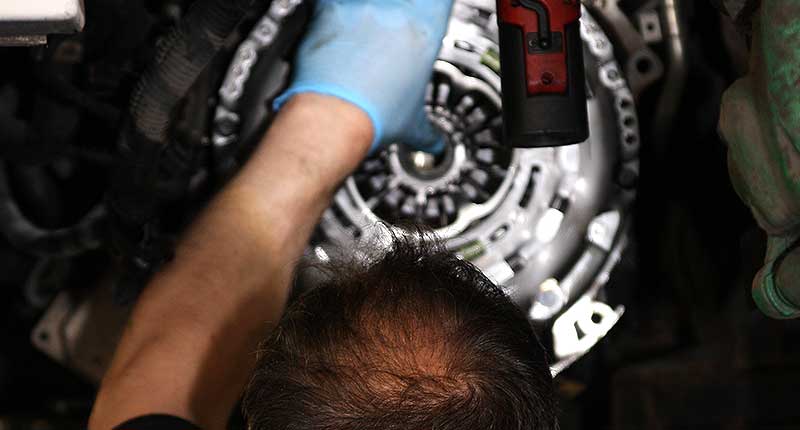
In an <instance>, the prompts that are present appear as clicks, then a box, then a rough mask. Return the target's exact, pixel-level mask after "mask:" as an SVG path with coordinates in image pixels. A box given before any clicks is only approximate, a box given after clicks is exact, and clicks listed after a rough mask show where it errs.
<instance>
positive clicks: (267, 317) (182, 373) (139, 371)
mask: <svg viewBox="0 0 800 430" xmlns="http://www.w3.org/2000/svg"><path fill="white" fill-rule="evenodd" d="M372 141H373V130H372V126H371V123H370V120H369V118H368V117H367V115H366V114H365V113H364V112H363V111H362V110H361V109H359V108H357V107H355V106H354V105H352V104H350V103H347V102H344V101H341V100H338V99H336V98H333V97H328V96H322V95H314V94H303V95H299V96H297V97H295V98H293V99H292V100H290V101H289V102H288V103H287V104H286V106H284V108H283V109H282V110H281V112H280V114H279V115H278V117H277V118H276V121H275V123H274V125H273V127H272V128H271V129H270V131H269V133H268V134H267V135H266V137H265V138H264V140H263V142H262V144H261V145H260V147H259V148H258V150H257V151H256V152H255V154H254V155H253V157H252V159H251V160H250V161H249V162H248V164H247V166H246V167H245V168H244V170H243V171H242V172H241V173H240V175H239V176H237V177H236V179H234V180H233V181H232V183H231V184H230V185H229V186H228V187H227V188H226V189H225V190H224V191H223V192H222V193H221V194H220V195H218V196H217V198H215V200H214V201H213V203H212V204H211V205H210V207H209V208H208V209H207V210H206V211H205V213H204V214H203V215H202V216H201V217H200V219H199V220H198V221H197V222H196V223H195V224H194V225H193V226H192V228H191V229H190V231H189V232H188V233H187V235H186V236H185V237H184V239H183V240H182V242H181V243H180V245H179V246H178V248H177V250H176V256H175V257H176V258H175V259H174V261H173V262H172V263H171V264H170V265H169V266H168V267H166V268H165V269H164V270H163V271H162V272H161V273H159V274H158V276H157V277H156V278H155V279H154V280H153V281H152V283H151V284H150V285H149V286H148V288H147V289H146V291H145V292H144V294H143V295H142V297H141V299H140V300H139V303H138V304H137V306H136V308H135V310H134V313H133V315H132V317H131V319H130V323H129V325H128V327H127V328H126V330H125V333H124V335H123V338H122V341H121V343H120V347H119V349H118V350H117V352H116V354H115V357H114V360H113V362H112V365H111V367H110V369H109V371H108V373H107V374H106V377H105V378H104V380H103V384H102V386H101V389H100V393H99V396H98V399H97V403H96V405H95V409H94V412H93V414H92V418H91V421H90V425H89V428H90V429H97V430H106V429H110V428H113V426H115V425H118V424H121V423H122V422H123V421H125V420H126V419H129V418H133V417H135V416H138V415H144V414H151V413H167V414H171V415H177V416H181V417H183V418H186V419H189V420H191V421H193V422H195V423H197V424H199V425H201V426H202V427H203V428H206V429H216V428H224V424H225V422H226V420H227V418H228V416H229V414H230V412H231V410H232V408H233V406H234V404H235V402H236V401H237V399H238V398H239V395H240V393H241V390H242V388H243V386H244V384H245V383H246V381H247V378H248V376H249V374H250V371H251V369H252V367H253V365H254V363H255V354H254V351H255V350H256V346H257V343H258V342H259V341H260V340H261V339H263V337H264V335H265V334H266V333H267V332H268V330H269V328H270V327H271V326H272V325H274V324H275V323H276V322H277V321H278V320H279V318H280V317H281V314H282V312H283V308H284V304H285V302H286V299H287V296H288V293H289V286H290V283H291V277H292V273H293V269H294V264H295V262H296V261H297V259H298V258H299V257H300V255H301V253H302V251H303V249H304V247H305V245H306V244H307V242H308V239H309V237H310V235H311V232H312V230H313V228H314V226H315V225H316V223H317V221H318V219H319V217H320V215H321V214H322V212H323V210H324V209H325V208H326V207H327V206H328V204H329V201H330V199H331V196H332V195H333V192H334V191H335V189H336V187H337V186H338V185H339V184H340V182H341V181H342V180H343V179H344V178H345V177H346V176H347V175H348V174H349V173H350V172H351V171H352V170H353V169H355V167H356V166H357V165H358V163H359V162H360V161H361V160H362V159H363V157H364V156H365V155H366V153H367V151H368V149H369V147H370V144H371V142H372Z"/></svg>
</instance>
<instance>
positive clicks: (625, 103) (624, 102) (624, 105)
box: [619, 98, 633, 109]
mask: <svg viewBox="0 0 800 430" xmlns="http://www.w3.org/2000/svg"><path fill="white" fill-rule="evenodd" d="M631 106H633V102H632V101H631V99H628V98H624V99H620V100H619V107H620V109H630V108H631Z"/></svg>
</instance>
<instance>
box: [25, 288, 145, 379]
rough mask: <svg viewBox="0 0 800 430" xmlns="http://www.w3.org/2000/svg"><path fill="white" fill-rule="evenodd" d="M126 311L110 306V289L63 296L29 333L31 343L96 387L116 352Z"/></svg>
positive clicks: (111, 301) (123, 308)
mask: <svg viewBox="0 0 800 430" xmlns="http://www.w3.org/2000/svg"><path fill="white" fill-rule="evenodd" d="M129 313H130V309H129V308H127V307H120V306H119V305H117V304H115V303H114V300H113V297H112V294H111V288H108V287H107V285H101V286H100V287H99V288H95V289H94V290H93V292H92V293H90V294H88V295H85V294H81V293H71V292H63V293H61V294H59V295H58V296H57V297H56V299H55V300H54V301H53V303H52V304H51V305H50V307H49V308H48V309H47V312H46V313H45V315H44V316H43V317H42V319H41V320H40V321H39V323H38V324H37V325H36V327H35V328H34V329H33V332H32V334H31V342H32V343H33V345H34V346H36V348H37V349H39V350H40V351H42V352H44V353H45V354H47V355H48V356H50V358H52V359H53V360H55V361H56V362H59V363H61V364H62V365H64V366H65V367H68V368H70V369H72V370H74V371H76V372H78V373H79V374H81V375H83V376H85V377H86V378H87V379H89V380H90V381H92V382H95V383H99V382H100V379H101V378H102V377H103V374H104V373H105V371H106V369H107V368H108V365H109V364H110V363H111V358H112V356H113V354H114V350H115V349H116V346H117V342H118V340H119V337H120V336H121V334H122V329H123V327H124V325H125V322H126V321H127V320H128V315H129Z"/></svg>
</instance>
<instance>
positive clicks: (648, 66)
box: [636, 58, 653, 75]
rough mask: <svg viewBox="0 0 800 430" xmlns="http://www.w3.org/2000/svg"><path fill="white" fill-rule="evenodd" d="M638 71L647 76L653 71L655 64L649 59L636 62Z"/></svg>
mask: <svg viewBox="0 0 800 430" xmlns="http://www.w3.org/2000/svg"><path fill="white" fill-rule="evenodd" d="M636 70H638V71H639V73H641V74H643V75H646V74H648V73H650V71H651V70H653V62H652V61H650V59H649V58H640V59H638V60H636Z"/></svg>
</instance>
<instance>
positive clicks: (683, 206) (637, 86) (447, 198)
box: [0, 0, 788, 429]
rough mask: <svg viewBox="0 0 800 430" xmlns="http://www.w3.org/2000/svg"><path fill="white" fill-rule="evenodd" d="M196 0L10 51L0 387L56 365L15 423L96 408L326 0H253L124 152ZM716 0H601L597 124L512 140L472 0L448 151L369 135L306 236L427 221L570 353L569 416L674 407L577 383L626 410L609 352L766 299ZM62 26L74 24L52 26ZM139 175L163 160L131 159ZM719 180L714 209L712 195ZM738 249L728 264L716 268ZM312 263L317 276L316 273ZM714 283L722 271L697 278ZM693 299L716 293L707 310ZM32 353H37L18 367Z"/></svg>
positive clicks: (684, 339)
mask: <svg viewBox="0 0 800 430" xmlns="http://www.w3.org/2000/svg"><path fill="white" fill-rule="evenodd" d="M189 3H190V2H186V1H162V2H156V1H149V0H142V1H121V0H110V1H106V2H100V1H92V0H87V1H86V2H85V14H86V16H85V22H86V24H85V27H84V28H83V31H82V32H80V33H76V34H72V35H50V36H49V38H45V40H46V41H47V44H46V45H41V46H34V47H30V48H18V47H15V48H3V49H0V56H2V58H4V61H3V64H5V65H6V67H4V68H3V70H2V71H0V130H3V132H4V133H3V134H4V135H5V138H4V140H5V141H6V143H5V144H3V145H0V158H2V161H1V162H0V200H2V202H1V203H0V226H1V227H0V228H2V236H3V237H4V238H5V242H4V243H3V244H2V253H3V257H2V259H1V260H2V262H3V263H4V266H5V270H3V271H2V272H3V273H4V276H3V278H2V283H3V288H4V291H5V292H4V295H5V296H6V298H4V299H3V302H4V303H5V304H4V305H3V306H5V307H4V311H3V313H4V315H5V316H6V318H5V321H4V325H3V328H2V329H0V330H2V331H4V332H7V333H8V334H6V335H4V336H6V338H5V339H4V340H3V344H4V345H5V346H8V349H7V350H6V349H5V348H4V349H3V352H2V353H0V392H4V391H8V392H9V393H11V392H12V391H14V390H20V387H22V386H25V385H26V384H28V383H29V381H30V380H31V379H36V378H41V379H42V381H40V382H37V383H35V384H29V385H30V386H32V387H33V388H31V392H35V393H34V394H27V395H24V396H21V398H25V399H27V400H29V401H27V409H25V413H23V414H20V415H18V416H17V415H14V414H11V413H8V416H9V417H10V418H9V419H8V421H7V422H6V421H3V415H4V414H5V412H3V411H2V408H0V428H2V429H5V428H10V429H14V428H29V427H26V426H30V425H32V424H31V423H34V424H35V423H38V424H37V425H39V427H33V428H41V429H48V428H80V425H76V424H75V423H76V422H79V421H80V420H81V419H82V418H81V417H83V414H85V413H86V406H87V405H86V403H87V402H90V400H88V398H89V397H90V396H91V393H92V390H93V384H96V383H97V382H99V380H100V378H101V377H102V375H103V373H104V371H105V369H106V367H107V366H108V362H109V360H110V358H111V354H112V353H113V350H114V347H115V345H116V342H117V341H118V339H119V336H120V333H121V330H122V327H123V326H124V324H125V322H126V320H127V318H128V315H129V312H130V309H131V306H132V304H133V303H135V301H136V298H137V297H138V295H139V294H140V293H141V291H142V289H143V288H144V286H145V284H146V282H147V280H148V279H149V278H150V276H152V274H153V273H154V272H155V271H157V270H158V268H159V267H160V265H161V264H163V263H164V262H165V261H167V260H168V259H169V258H170V253H171V248H172V246H173V245H174V242H175V240H176V238H177V237H179V236H180V234H181V232H182V231H183V229H184V228H185V227H186V226H187V225H188V224H189V223H190V222H191V220H192V219H194V217H195V216H196V215H197V214H198V212H199V211H200V210H202V208H203V207H204V205H205V204H206V203H207V202H208V201H209V199H210V198H211V197H212V196H213V195H214V193H215V192H216V191H218V190H219V189H220V188H221V187H222V186H224V184H225V183H226V182H227V181H228V180H229V179H230V178H231V177H232V176H233V175H235V173H236V172H237V171H238V169H239V168H240V167H241V166H242V165H243V163H244V162H246V160H247V159H248V157H249V155H250V154H251V152H252V150H253V148H254V147H255V146H256V145H257V144H258V143H259V141H260V139H261V137H262V136H263V134H264V132H265V130H267V129H268V128H269V126H270V124H271V122H272V120H273V118H274V115H275V112H274V111H273V109H272V105H273V101H274V99H275V98H276V97H277V96H278V95H279V94H280V93H281V92H282V90H283V89H285V88H286V86H287V84H288V81H289V78H290V76H291V73H292V54H293V52H294V49H295V48H296V45H297V43H298V40H299V38H300V37H301V35H302V34H303V32H304V29H305V27H306V25H307V23H308V20H309V17H310V13H311V5H310V1H304V0H274V1H271V2H264V4H263V6H260V7H256V8H253V10H251V11H250V12H249V13H248V15H247V18H246V19H245V22H244V23H243V24H242V25H239V26H238V27H237V28H238V30H237V31H235V32H234V33H233V34H232V35H230V36H229V37H228V38H227V39H226V40H224V43H221V47H220V53H219V54H218V55H216V56H214V57H213V58H209V60H208V61H209V64H208V67H207V68H204V69H203V70H202V71H198V77H197V79H196V81H194V82H193V83H192V85H191V88H188V89H187V94H186V96H185V97H182V98H181V100H180V102H179V103H178V105H177V108H176V110H175V112H174V113H172V115H171V121H170V122H169V124H168V126H169V127H168V129H166V130H165V131H164V133H165V135H167V136H168V142H169V144H168V146H167V147H166V149H165V150H164V152H163V154H161V155H160V158H159V159H158V163H155V165H150V166H149V167H148V168H141V167H140V166H139V164H136V163H133V165H134V167H133V168H132V169H133V170H125V169H119V166H120V164H119V160H120V159H121V158H124V157H128V156H129V154H128V152H135V151H137V148H138V147H137V146H136V144H135V143H128V142H124V141H120V139H119V136H120V133H121V129H122V128H123V127H124V119H123V118H124V116H125V113H126V112H127V110H128V109H129V103H130V97H131V93H135V92H136V91H137V88H136V85H137V81H138V79H139V77H140V75H141V74H142V73H143V72H144V71H146V70H147V65H148V64H149V62H150V61H151V59H152V58H153V57H154V56H157V55H158V49H159V44H161V43H163V41H164V39H165V38H168V37H169V34H170V32H169V31H170V30H169V29H170V28H172V26H174V25H176V23H178V22H180V20H181V17H182V16H183V15H184V14H185V12H186V9H187V7H188V5H189ZM699 3H700V2H698V4H692V3H691V2H685V1H679V0H648V1H644V0H642V1H626V0H589V1H584V2H583V16H582V19H581V26H580V35H581V39H582V43H583V51H584V58H585V71H586V77H587V79H586V92H587V105H588V111H589V120H590V121H589V123H590V137H589V139H588V140H587V141H586V142H585V143H583V144H581V145H573V146H565V147H559V148H536V149H513V150H510V149H508V147H506V146H504V145H502V143H501V140H502V139H503V132H502V125H503V124H502V116H501V113H502V102H501V85H500V76H501V68H500V62H499V46H498V28H497V20H496V11H495V2H494V1H490V0H456V1H455V6H454V9H453V13H452V16H451V19H450V23H449V26H448V30H447V33H446V36H445V38H444V40H443V44H442V48H441V51H440V53H439V56H438V60H437V62H436V64H435V66H434V74H433V76H432V78H431V81H430V83H429V84H428V88H427V94H426V113H427V115H428V119H429V120H430V121H431V123H432V124H433V125H434V127H436V129H437V130H438V131H440V132H441V133H442V134H443V135H444V136H445V150H444V152H443V153H442V154H440V155H437V156H434V155H431V154H427V153H425V152H419V151H414V150H412V149H410V148H409V147H408V146H406V145H404V143H403V142H397V143H395V144H392V145H389V146H387V147H386V148H385V149H383V150H381V151H379V152H377V153H375V154H372V155H371V156H370V157H369V158H368V159H367V160H366V161H364V163H363V164H362V165H361V167H360V168H359V169H358V170H357V171H356V172H355V173H354V174H353V175H352V176H351V177H350V178H349V179H348V180H347V181H345V183H343V184H342V185H341V188H340V189H339V191H338V192H337V193H336V195H335V198H334V202H333V205H332V206H331V207H330V208H329V209H328V210H327V211H326V212H325V214H324V216H323V218H322V220H321V222H320V224H319V226H318V227H317V229H316V231H315V234H314V236H313V239H312V241H311V243H309V245H308V248H307V251H306V254H307V257H308V258H310V259H312V260H313V259H316V260H319V261H322V262H325V261H327V260H328V259H329V258H330V256H331V255H334V254H336V253H337V252H341V250H342V249H348V248H349V247H351V246H352V244H353V243H354V242H359V241H370V240H373V239H375V235H379V234H381V233H380V232H381V230H380V229H376V228H375V227H374V226H375V225H376V224H382V225H387V226H390V227H393V226H403V225H406V224H407V223H415V224H421V225H424V226H426V227H428V228H430V229H431V230H433V231H435V232H436V233H437V234H438V235H439V236H440V237H441V238H442V239H443V240H444V241H445V243H446V245H447V247H448V249H450V250H451V251H453V252H455V253H456V254H457V255H459V256H460V257H462V258H464V259H466V260H468V261H470V262H472V263H474V264H475V265H476V266H478V267H479V268H480V269H481V270H482V271H483V272H484V273H485V274H486V275H487V276H488V277H489V278H490V279H492V280H493V281H494V282H496V283H497V284H498V285H501V286H502V287H503V289H504V290H505V292H506V293H507V294H508V295H509V296H510V297H512V299H513V300H514V301H515V303H516V304H517V305H518V306H519V307H520V308H521V309H522V310H523V311H524V312H525V313H526V314H527V315H528V316H529V319H530V321H531V322H532V324H533V325H534V326H535V327H536V329H537V331H538V332H539V333H540V336H541V338H542V341H543V342H544V344H545V345H546V348H547V349H548V350H549V352H550V354H551V356H552V359H553V367H552V370H553V374H554V375H557V381H558V382H559V387H560V390H561V393H562V394H563V395H564V397H565V398H566V399H567V400H566V401H565V404H566V405H567V406H566V407H565V411H564V414H565V415H572V416H576V417H582V418H580V419H578V418H575V419H574V420H573V421H574V422H573V423H572V424H570V420H567V423H566V424H565V425H564V428H598V427H599V428H626V427H624V426H623V427H607V426H610V425H611V424H610V423H611V422H616V423H618V424H619V423H631V422H633V423H637V424H635V425H634V426H633V427H631V428H637V426H638V424H641V423H650V422H653V421H648V419H651V420H655V419H656V418H657V417H659V415H658V414H657V413H656V414H654V415H652V416H650V415H646V414H645V415H643V417H639V418H641V421H636V418H635V417H634V418H630V417H629V416H627V415H625V413H624V412H620V411H621V409H614V412H613V413H611V412H599V411H598V410H594V409H593V408H591V407H584V408H578V409H580V410H574V409H573V408H575V406H571V405H572V403H570V399H576V398H581V397H580V396H584V397H583V398H587V396H588V398H590V399H594V400H596V399H598V398H600V399H604V400H603V401H602V402H609V400H608V399H609V398H611V397H613V396H616V399H617V400H618V403H617V404H615V405H614V407H615V408H620V407H621V406H620V405H621V404H624V402H620V400H629V398H625V396H624V395H622V394H618V392H617V391H615V390H614V389H613V388H611V387H612V385H613V384H612V383H611V382H610V378H605V377H601V376H597V375H598V373H601V372H604V371H607V370H608V369H610V368H614V369H624V368H625V366H626V365H632V363H640V362H641V361H642V360H643V357H644V358H651V359H657V358H660V357H663V356H664V355H665V354H667V352H675V351H681V350H682V348H689V347H694V346H697V345H700V346H705V345H708V344H712V343H713V342H710V341H708V339H709V338H713V337H714V335H713V334H712V333H718V332H719V331H720V328H719V326H718V325H719V324H720V323H719V322H718V321H712V319H713V318H711V319H710V318H709V317H708V316H707V315H708V314H709V313H713V312H712V311H710V310H709V309H711V308H714V309H717V308H718V307H719V308H722V307H724V306H728V305H729V303H731V302H734V303H736V304H737V305H738V306H740V307H744V308H748V306H750V304H749V302H748V303H744V300H740V299H739V298H738V297H739V296H738V295H737V294H738V292H739V291H738V290H735V289H733V288H731V285H739V284H741V282H740V281H742V279H744V278H746V277H747V276H745V275H743V274H747V273H749V271H750V270H752V268H751V266H750V262H751V260H754V259H757V258H753V256H754V255H755V254H758V252H755V253H754V252H753V251H749V253H748V251H744V250H739V249H737V247H736V245H737V244H738V243H741V242H742V241H749V242H750V243H754V244H755V245H754V247H755V249H760V248H759V246H761V245H760V244H761V242H760V239H759V237H758V236H757V235H756V234H755V233H753V231H754V225H753V222H752V220H751V219H750V217H749V214H748V213H747V211H746V209H744V208H741V207H739V206H737V204H736V202H735V197H734V193H733V192H732V191H731V189H730V184H728V182H727V180H726V177H725V172H724V170H725V167H724V162H725V156H724V145H723V144H722V143H721V142H720V141H719V139H718V137H717V136H716V120H717V118H716V117H715V115H716V112H718V105H719V97H720V95H721V92H722V90H723V89H724V88H725V87H726V86H727V85H725V84H726V83H728V84H729V83H730V81H732V80H733V79H734V78H736V77H737V76H738V75H739V74H741V73H742V72H743V69H744V68H746V64H744V63H745V61H744V60H743V57H744V56H745V55H746V51H747V43H746V40H745V38H744V37H741V36H740V35H738V34H737V33H736V29H735V28H734V26H733V24H731V23H728V21H726V18H725V17H722V16H721V15H720V14H719V13H718V12H717V11H716V9H714V8H713V7H712V6H711V5H710V4H705V2H703V4H702V5H701V4H699ZM2 15H3V8H2V7H0V16H2ZM71 22H72V23H73V24H74V23H75V21H74V20H73V21H71ZM73 27H74V26H73ZM52 28H58V29H60V28H62V27H50V28H48V27H46V26H45V27H43V28H42V29H41V30H36V31H33V30H32V31H31V34H34V33H36V34H40V33H43V34H48V33H52V32H54V31H52ZM70 28H72V27H70ZM76 28H80V26H78V27H76ZM59 31H60V30H59ZM2 36H3V34H2V33H0V42H2V41H3V39H2ZM37 40H38V42H37ZM39 42H41V38H39V37H37V38H34V39H26V40H15V41H14V42H13V44H14V45H17V44H35V43H39ZM5 44H7V45H10V44H12V43H11V42H10V41H9V42H7V43H5ZM134 105H135V103H134ZM676 124H681V125H676ZM123 134H124V133H123ZM702 145H705V146H702ZM698 147H699V148H700V149H698ZM120 154H122V155H120ZM137 163H138V161H137ZM140 164H141V163H140ZM126 166H128V165H126ZM137 166H139V167H137ZM709 166H710V167H709ZM126 168H127V167H126ZM132 172H133V173H135V174H136V175H137V178H138V175H141V177H142V178H145V179H146V180H142V181H140V182H135V181H133V182H130V183H124V182H125V181H120V179H119V178H118V176H120V175H130V174H131V173H132ZM120 184H123V185H120ZM130 184H134V185H136V184H138V185H141V187H140V188H136V187H135V186H132V185H130ZM131 187H132V188H131ZM136 192H138V193H140V194H139V195H137V194H136ZM120 196H121V197H120ZM709 196H711V197H712V198H715V199H717V201H718V204H717V205H716V207H715V208H711V209H709V208H708V207H707V206H705V203H700V198H701V197H702V198H708V197H709ZM125 199H128V200H127V201H126V200H125ZM131 202H133V203H131ZM129 208H135V209H136V212H137V213H132V212H131V211H130V210H128V209H129ZM680 226H683V227H686V229H685V231H686V233H677V230H678V229H679V227H680ZM712 248H713V250H709V249H712ZM665 249H666V251H665ZM717 249H719V250H717ZM756 257H757V255H756ZM726 265H730V266H729V267H730V270H729V272H730V273H723V274H721V275H711V274H710V273H711V272H713V271H718V270H719V269H720V268H724V267H726ZM304 275H305V274H303V273H300V274H298V280H299V281H298V285H297V286H296V287H295V288H296V289H297V290H298V291H302V290H303V288H304V287H303V285H302V284H303V282H304V280H305V279H306V278H310V277H312V275H313V274H308V276H304ZM740 278H741V279H740ZM672 285H679V286H678V287H673V286H672ZM700 285H707V286H708V291H707V292H706V293H699V292H695V290H694V289H695V288H699V286H700ZM732 290H735V293H732V292H731V291H732ZM732 296H735V297H736V298H735V299H729V297H732ZM723 298H724V299H723ZM696 302H699V303H701V305H703V306H706V310H705V311H702V312H700V311H693V310H687V309H688V306H689V304H691V303H696ZM626 319H628V321H629V322H628V323H627V324H626V323H625V321H626ZM723 331H724V330H723ZM615 332H618V333H617V334H616V335H615ZM787 336H788V335H787ZM607 338H610V340H609V339H607ZM609 342H610V343H611V346H608V345H607V344H608V343H609ZM25 362H27V363H28V364H29V366H30V369H29V370H27V371H25V372H19V376H17V377H14V376H12V374H13V373H14V372H15V371H14V370H13V369H16V367H17V366H20V365H21V364H22V363H25ZM56 363H57V364H56ZM7 373H8V375H6V374H7ZM656 379H658V378H656ZM3 381H8V382H3ZM624 381H625V380H623V382H624ZM637 381H638V380H637ZM590 382H591V383H590ZM616 382H617V383H620V382H619V381H616ZM621 384H622V387H628V388H629V386H627V385H624V383H621ZM631 384H633V383H631ZM589 386H593V387H600V388H592V389H589V388H587V387H589ZM646 386H647V385H646V384H642V385H640V387H646ZM6 387H7V388H6ZM614 387H616V389H617V390H621V389H622V388H619V387H617V386H614ZM642 389H644V388H642ZM623 391H624V390H623ZM634 392H635V391H634ZM42 393H47V395H44V396H41V394H42ZM587 393H588V394H587ZM611 393H615V394H613V395H612V394H611ZM4 395H5V394H4ZM6 396H7V397H8V398H9V399H11V398H12V397H13V394H11V395H6ZM0 398H4V397H3V395H0ZM20 401H23V400H20ZM602 402H600V403H602ZM12 403H13V402H11V400H9V404H12ZM600 403H599V404H600ZM597 408H601V406H598V407H597ZM633 415H635V414H632V416H633ZM637 417H638V416H637ZM604 420H605V421H604ZM5 424H8V427H6V426H5ZM595 424H596V426H595ZM638 428H641V427H638Z"/></svg>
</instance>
